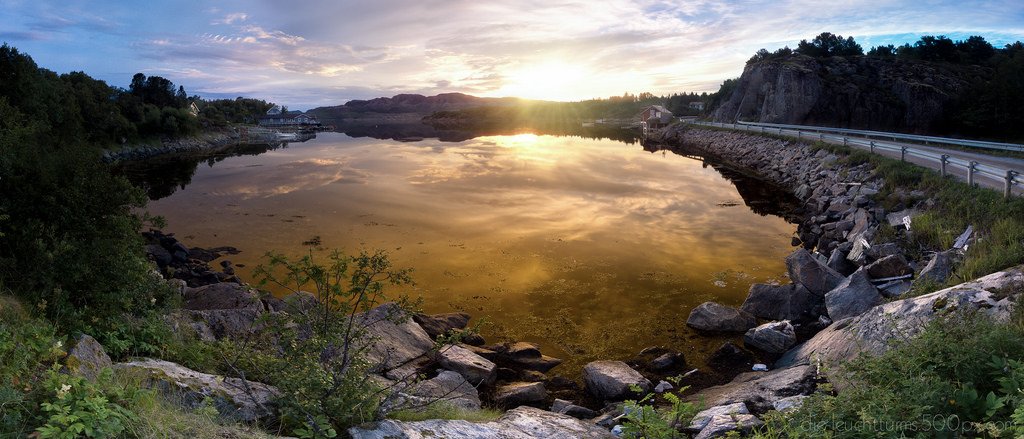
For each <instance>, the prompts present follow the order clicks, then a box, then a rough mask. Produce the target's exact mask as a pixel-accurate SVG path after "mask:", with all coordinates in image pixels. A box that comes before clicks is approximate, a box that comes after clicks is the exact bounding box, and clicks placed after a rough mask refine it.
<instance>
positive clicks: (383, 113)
mask: <svg viewBox="0 0 1024 439" xmlns="http://www.w3.org/2000/svg"><path fill="white" fill-rule="evenodd" d="M523 101H524V100H522V99H518V98H481V97H476V96H470V95H467V94H463V93H442V94H439V95H437V96H423V95H419V94H400V95H396V96H393V97H390V98H375V99H369V100H352V101H348V102H346V103H345V104H344V105H336V106H333V107H317V108H314V109H312V110H309V111H307V112H306V113H307V114H312V115H314V116H316V117H317V118H319V119H321V120H328V121H347V120H359V119H371V120H378V119H379V120H389V121H402V120H405V119H408V120H409V121H417V122H418V121H419V120H420V118H422V117H423V116H426V115H429V114H432V113H434V112H437V111H458V110H464V109H467V108H476V107H501V106H510V105H516V104H519V103H522V102H523Z"/></svg>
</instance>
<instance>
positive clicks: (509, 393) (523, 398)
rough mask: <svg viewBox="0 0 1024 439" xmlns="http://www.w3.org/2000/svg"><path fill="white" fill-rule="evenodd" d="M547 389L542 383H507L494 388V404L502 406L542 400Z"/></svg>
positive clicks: (535, 402) (513, 405)
mask: <svg viewBox="0 0 1024 439" xmlns="http://www.w3.org/2000/svg"><path fill="white" fill-rule="evenodd" d="M547 397H548V391H547V389H546V388H545V387H544V383H509V384H503V385H500V386H498V388H497V389H495V390H494V404H495V405H497V406H499V407H503V408H513V407H519V406H521V405H531V404H538V403H542V402H544V400H545V399H547Z"/></svg>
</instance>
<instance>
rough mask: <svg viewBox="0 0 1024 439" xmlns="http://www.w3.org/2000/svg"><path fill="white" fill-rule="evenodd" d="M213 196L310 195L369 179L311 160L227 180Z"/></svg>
mask: <svg viewBox="0 0 1024 439" xmlns="http://www.w3.org/2000/svg"><path fill="white" fill-rule="evenodd" d="M226 177H227V178H224V179H223V180H224V181H222V182H220V183H221V184H218V185H217V189H215V190H212V191H210V193H211V194H212V195H235V196H241V197H242V198H246V199H248V198H267V197H273V196H277V195H284V194H289V193H292V192H297V191H309V190H314V189H317V188H319V187H323V186H327V185H329V184H334V183H352V184H365V183H366V182H367V181H368V180H369V179H370V175H369V174H368V173H366V172H364V171H362V170H359V169H355V168H353V167H351V166H350V165H348V164H347V163H345V162H343V161H340V160H333V159H308V160H300V161H294V162H287V163H282V164H278V165H275V166H272V167H265V168H263V169H261V170H260V171H259V175H257V176H253V177H250V178H246V179H240V178H237V177H236V176H226Z"/></svg>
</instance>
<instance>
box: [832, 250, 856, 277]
mask: <svg viewBox="0 0 1024 439" xmlns="http://www.w3.org/2000/svg"><path fill="white" fill-rule="evenodd" d="M848 254H849V253H848V252H843V251H839V250H836V251H833V252H832V254H831V255H829V257H828V263H827V264H826V265H828V268H831V269H833V270H835V272H836V273H839V274H841V275H843V276H849V275H850V274H852V273H853V272H854V271H855V270H857V267H856V266H854V265H853V264H851V263H850V261H849V260H847V259H846V256H847V255H848Z"/></svg>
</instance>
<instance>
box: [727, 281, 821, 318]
mask: <svg viewBox="0 0 1024 439" xmlns="http://www.w3.org/2000/svg"><path fill="white" fill-rule="evenodd" d="M820 307H821V297H820V296H815V295H813V294H811V292H810V291H808V290H807V289H806V288H804V287H803V286H801V285H796V284H787V285H768V284H754V285H751V286H750V292H749V293H747V298H746V300H744V301H743V305H742V306H740V310H742V311H745V312H748V313H750V314H753V315H754V316H756V317H759V318H762V319H766V320H795V321H801V320H807V319H812V318H814V316H815V313H816V310H817V309H818V308H820Z"/></svg>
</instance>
